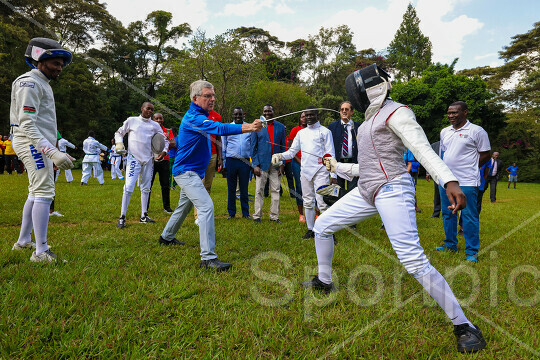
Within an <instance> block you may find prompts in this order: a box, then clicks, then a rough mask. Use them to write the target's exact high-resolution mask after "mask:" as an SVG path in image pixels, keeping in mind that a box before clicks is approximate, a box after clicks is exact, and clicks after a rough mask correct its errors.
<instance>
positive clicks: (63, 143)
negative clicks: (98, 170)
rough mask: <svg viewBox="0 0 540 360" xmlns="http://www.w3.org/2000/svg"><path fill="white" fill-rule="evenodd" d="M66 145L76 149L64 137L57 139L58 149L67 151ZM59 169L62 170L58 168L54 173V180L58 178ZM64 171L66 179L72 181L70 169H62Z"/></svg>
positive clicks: (75, 148)
mask: <svg viewBox="0 0 540 360" xmlns="http://www.w3.org/2000/svg"><path fill="white" fill-rule="evenodd" d="M68 147H69V148H71V149H74V150H77V147H76V146H75V145H73V144H72V143H70V142H69V141H67V140H66V139H64V138H60V139H58V150H60V151H61V152H63V153H67V148H68ZM61 171H62V170H60V169H58V172H57V173H56V178H55V179H54V181H56V180H58V176H60V172H61ZM64 172H65V174H66V181H67V182H68V183H70V182H72V181H73V175H72V174H71V169H67V170H64Z"/></svg>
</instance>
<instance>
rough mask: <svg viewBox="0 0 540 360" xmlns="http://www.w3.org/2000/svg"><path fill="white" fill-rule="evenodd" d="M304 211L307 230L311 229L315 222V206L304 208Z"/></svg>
mask: <svg viewBox="0 0 540 360" xmlns="http://www.w3.org/2000/svg"><path fill="white" fill-rule="evenodd" d="M304 210H305V211H304V213H305V214H306V225H307V228H308V230H313V225H314V224H315V208H311V209H308V208H304Z"/></svg>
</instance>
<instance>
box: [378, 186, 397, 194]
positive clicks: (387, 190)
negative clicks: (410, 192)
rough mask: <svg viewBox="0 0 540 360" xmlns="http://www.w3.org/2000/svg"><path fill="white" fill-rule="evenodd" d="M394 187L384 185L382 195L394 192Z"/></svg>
mask: <svg viewBox="0 0 540 360" xmlns="http://www.w3.org/2000/svg"><path fill="white" fill-rule="evenodd" d="M393 190H394V187H393V186H392V185H384V186H383V188H382V189H381V193H386V192H392V191H393Z"/></svg>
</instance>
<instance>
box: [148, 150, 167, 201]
mask: <svg viewBox="0 0 540 360" xmlns="http://www.w3.org/2000/svg"><path fill="white" fill-rule="evenodd" d="M156 174H159V185H161V197H162V198H163V209H165V210H166V209H170V208H171V190H170V188H169V178H170V176H171V170H170V167H169V160H163V161H154V174H153V175H152V184H151V185H150V189H152V187H153V186H154V180H155V179H156ZM150 195H152V191H150ZM150 195H149V196H148V207H147V209H149V208H150Z"/></svg>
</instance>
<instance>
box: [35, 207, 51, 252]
mask: <svg viewBox="0 0 540 360" xmlns="http://www.w3.org/2000/svg"><path fill="white" fill-rule="evenodd" d="M51 202H52V199H43V198H36V199H35V200H34V206H33V207H32V221H33V223H34V236H35V238H36V255H39V254H41V253H42V252H45V251H47V250H48V249H49V246H48V245H47V227H48V226H49V208H50V207H51Z"/></svg>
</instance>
